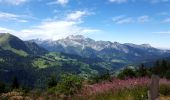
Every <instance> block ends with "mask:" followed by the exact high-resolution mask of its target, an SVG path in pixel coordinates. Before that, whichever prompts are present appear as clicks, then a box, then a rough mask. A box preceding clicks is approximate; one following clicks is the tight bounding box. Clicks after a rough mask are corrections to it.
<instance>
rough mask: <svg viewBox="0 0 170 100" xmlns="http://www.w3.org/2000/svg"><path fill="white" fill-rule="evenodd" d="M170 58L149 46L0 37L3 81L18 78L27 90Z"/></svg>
mask: <svg viewBox="0 0 170 100" xmlns="http://www.w3.org/2000/svg"><path fill="white" fill-rule="evenodd" d="M164 57H170V51H169V50H160V49H157V48H154V47H152V46H150V45H148V44H142V45H135V44H130V43H126V44H121V43H118V42H110V41H95V40H93V39H90V38H85V37H84V36H81V35H75V36H73V35H72V36H68V37H66V38H64V39H60V40H56V41H52V40H40V39H34V40H29V41H23V40H21V39H20V38H18V37H16V36H14V35H11V34H9V33H1V34H0V80H1V81H3V82H5V83H7V84H10V83H11V81H12V79H13V78H14V77H17V78H18V80H19V82H20V84H21V85H23V86H24V87H31V88H34V87H36V88H44V87H47V86H46V85H47V82H48V80H49V78H50V76H51V75H55V76H57V78H60V74H62V73H74V74H77V75H79V76H82V77H83V78H86V79H87V78H90V77H92V76H96V75H102V74H105V73H108V72H109V73H111V74H113V75H114V74H115V73H116V72H117V71H119V70H120V69H121V68H124V67H125V66H129V65H131V66H132V65H133V66H137V65H138V64H140V63H145V62H150V61H155V60H156V59H160V58H164Z"/></svg>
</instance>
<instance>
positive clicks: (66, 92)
mask: <svg viewBox="0 0 170 100" xmlns="http://www.w3.org/2000/svg"><path fill="white" fill-rule="evenodd" d="M63 77H65V76H63ZM71 77H72V76H70V79H69V81H64V80H63V81H61V82H60V85H62V86H59V87H58V86H57V85H56V86H54V87H53V88H49V90H47V91H40V90H31V91H29V92H27V91H24V90H21V89H14V90H13V91H11V92H7V93H2V94H1V95H0V99H1V100H146V99H147V98H148V96H147V93H148V90H149V83H150V78H134V79H126V80H120V79H116V78H113V79H111V80H110V81H102V82H100V83H96V84H87V83H83V84H84V85H83V87H82V88H81V87H80V84H81V83H79V82H80V80H77V79H76V81H75V80H74V78H75V76H73V77H72V78H71ZM67 78H68V77H67ZM64 79H66V78H64ZM73 81H74V82H76V83H74V82H73ZM63 82H64V83H63ZM66 83H67V84H66ZM69 83H70V84H69ZM76 85H77V86H76ZM78 87H79V88H78ZM73 93H74V94H73ZM169 97H170V81H169V80H166V79H161V80H160V88H159V98H161V99H160V100H168V99H166V98H169Z"/></svg>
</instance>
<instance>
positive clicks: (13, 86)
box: [11, 77, 19, 89]
mask: <svg viewBox="0 0 170 100" xmlns="http://www.w3.org/2000/svg"><path fill="white" fill-rule="evenodd" d="M11 88H12V89H18V88H19V82H18V79H17V77H14V79H13V82H12V85H11Z"/></svg>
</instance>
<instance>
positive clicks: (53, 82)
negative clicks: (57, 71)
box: [48, 75, 57, 88]
mask: <svg viewBox="0 0 170 100" xmlns="http://www.w3.org/2000/svg"><path fill="white" fill-rule="evenodd" d="M56 85H57V80H56V77H55V75H51V77H50V79H49V82H48V88H52V87H55V86H56Z"/></svg>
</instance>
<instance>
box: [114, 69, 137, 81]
mask: <svg viewBox="0 0 170 100" xmlns="http://www.w3.org/2000/svg"><path fill="white" fill-rule="evenodd" d="M136 76H137V75H136V71H135V70H134V69H132V68H125V69H124V70H122V71H121V72H120V73H119V74H118V75H117V77H118V78H119V79H126V78H134V77H136Z"/></svg>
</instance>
